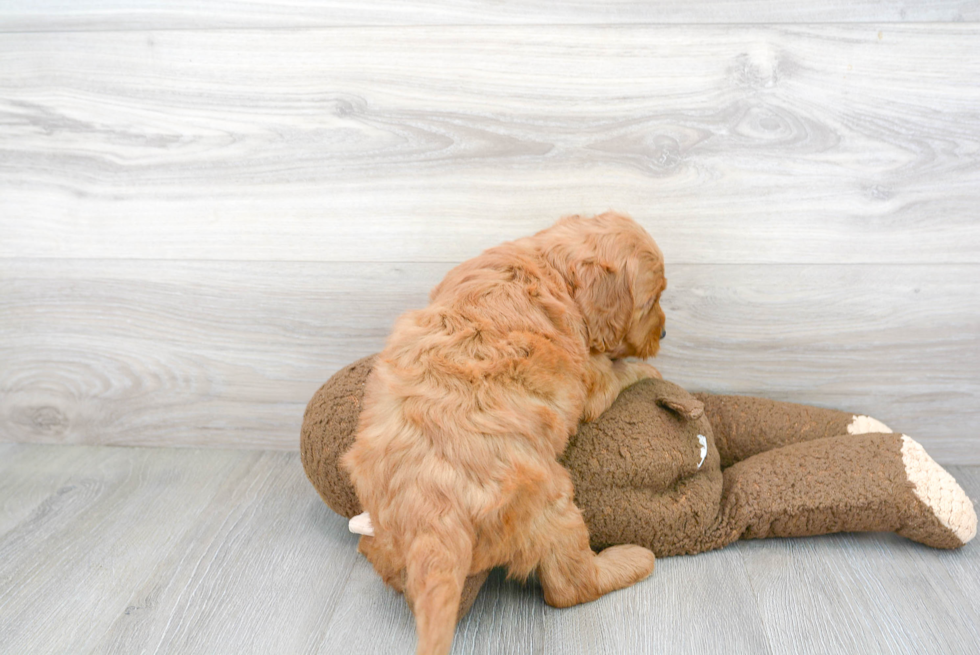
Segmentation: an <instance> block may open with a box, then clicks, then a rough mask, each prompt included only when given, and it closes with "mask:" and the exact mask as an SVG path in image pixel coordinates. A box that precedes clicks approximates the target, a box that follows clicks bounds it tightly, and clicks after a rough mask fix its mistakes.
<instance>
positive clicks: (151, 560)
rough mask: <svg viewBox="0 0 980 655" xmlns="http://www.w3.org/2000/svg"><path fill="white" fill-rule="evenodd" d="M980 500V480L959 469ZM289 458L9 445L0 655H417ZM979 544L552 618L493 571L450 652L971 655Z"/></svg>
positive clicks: (683, 584) (760, 549)
mask: <svg viewBox="0 0 980 655" xmlns="http://www.w3.org/2000/svg"><path fill="white" fill-rule="evenodd" d="M950 470H951V472H953V474H954V475H955V476H956V477H957V479H958V480H959V481H960V483H961V484H962V485H963V487H964V488H965V489H966V491H967V493H968V494H970V495H971V497H973V498H974V499H976V498H977V497H978V496H980V467H975V466H974V467H950ZM355 544H356V540H355V538H354V536H353V535H351V534H349V533H348V532H347V529H346V522H345V521H344V520H343V519H341V518H340V517H338V516H337V515H335V514H333V513H332V512H331V511H330V510H329V509H328V508H327V507H326V506H325V505H324V504H323V503H322V502H321V501H320V499H319V497H318V496H317V495H316V493H315V492H314V490H313V488H312V487H311V486H310V485H309V483H308V482H307V480H306V478H305V476H304V474H303V470H302V466H301V464H300V461H299V456H298V454H297V453H294V452H282V451H236V450H215V449H201V450H197V449H155V448H117V447H106V446H52V445H40V444H33V445H27V444H23V445H17V444H0V652H2V653H4V654H7V653H10V654H17V655H20V654H22V653H32V654H42V653H125V654H129V653H209V654H211V653H262V654H266V653H412V652H414V650H413V649H414V624H413V621H412V617H411V614H410V613H409V611H408V609H407V607H406V605H405V603H404V601H403V600H402V598H401V597H399V596H398V595H396V594H395V593H394V592H392V591H390V590H389V589H387V588H385V587H384V586H383V585H382V583H381V581H380V579H379V578H378V577H377V576H376V575H375V573H374V572H373V570H372V569H371V567H370V565H368V563H367V562H366V561H365V560H364V559H363V558H362V557H361V556H359V555H358V554H357V552H356V550H355ZM977 644H980V546H978V543H977V542H973V543H971V544H969V545H967V546H966V547H965V548H963V549H961V550H959V551H955V552H944V551H937V550H931V549H929V548H925V547H923V546H920V545H918V544H915V543H912V542H909V541H906V540H904V539H901V538H899V537H896V536H894V535H854V534H846V535H834V536H827V537H817V538H808V539H794V540H789V539H785V540H779V539H773V540H765V541H754V542H740V543H738V544H735V545H734V546H732V547H729V548H726V549H724V550H721V551H717V552H714V553H707V554H703V555H698V556H694V557H675V558H669V559H663V560H660V561H659V562H658V565H657V569H656V571H655V572H654V575H653V576H652V577H651V578H650V579H648V580H647V581H644V582H642V583H640V584H639V585H636V586H634V587H632V588H630V589H627V590H624V591H621V592H618V593H614V594H611V595H609V596H607V597H605V598H602V599H600V600H599V601H597V602H594V603H591V604H588V605H584V606H579V607H575V608H571V609H564V610H556V609H553V608H550V607H548V606H547V605H545V603H544V601H543V599H542V596H541V592H540V590H539V589H538V588H537V587H535V586H534V585H533V584H531V585H527V586H521V585H519V584H516V583H513V582H509V581H507V580H505V579H504V578H503V577H502V576H499V575H495V576H493V577H491V579H490V581H489V583H488V585H487V587H486V588H485V589H484V590H483V592H482V593H481V595H480V597H479V598H478V600H477V602H476V604H475V605H474V607H473V610H472V612H471V613H470V615H469V616H468V617H467V618H466V619H465V620H464V621H463V622H462V623H461V624H460V626H459V628H458V630H457V633H456V641H455V644H454V650H453V652H454V653H522V654H523V653H556V654H558V653H561V654H562V655H566V654H569V653H583V654H584V653H667V652H669V653H725V654H726V655H727V654H731V653H751V654H753V655H756V654H759V653H773V654H783V653H861V654H866V653H910V654H916V655H921V654H923V653H976V652H977Z"/></svg>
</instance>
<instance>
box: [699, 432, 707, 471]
mask: <svg viewBox="0 0 980 655" xmlns="http://www.w3.org/2000/svg"><path fill="white" fill-rule="evenodd" d="M698 443H699V444H701V461H700V462H698V468H701V465H702V464H704V458H705V457H707V456H708V439H707V437H705V436H704V435H703V434H699V435H698Z"/></svg>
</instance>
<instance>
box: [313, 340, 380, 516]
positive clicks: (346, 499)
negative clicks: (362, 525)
mask: <svg viewBox="0 0 980 655" xmlns="http://www.w3.org/2000/svg"><path fill="white" fill-rule="evenodd" d="M375 359H377V355H370V356H368V357H364V358H362V359H359V360H357V361H356V362H354V363H353V364H350V365H348V366H345V367H344V368H342V369H340V370H339V371H337V373H336V374H334V376H333V377H332V378H330V379H329V380H327V381H326V382H325V383H324V384H323V386H321V387H320V388H319V389H318V390H317V392H316V393H315V394H313V398H312V399H310V402H309V403H308V404H307V405H306V413H305V414H304V415H303V428H302V430H301V432H300V439H299V450H300V459H302V460H303V469H304V470H305V471H306V477H308V478H309V479H310V482H312V483H313V486H314V488H316V490H317V491H318V492H320V498H322V499H323V502H325V503H326V504H327V505H328V506H329V507H330V509H332V510H333V511H335V512H337V513H338V514H340V515H341V516H343V517H344V518H348V519H349V518H351V517H354V516H357V515H358V514H360V513H361V511H362V510H361V502H360V501H359V500H358V499H357V494H356V493H354V485H353V484H352V483H351V481H350V476H348V475H347V473H345V472H344V471H342V470H341V468H340V457H341V456H342V455H343V454H344V453H346V452H347V449H348V448H350V447H351V444H353V443H354V435H355V434H356V433H357V418H358V417H359V416H360V415H361V400H362V399H363V398H364V383H365V382H367V378H368V375H369V374H370V373H371V369H372V368H373V367H374V360H375Z"/></svg>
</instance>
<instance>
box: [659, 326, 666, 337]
mask: <svg viewBox="0 0 980 655" xmlns="http://www.w3.org/2000/svg"><path fill="white" fill-rule="evenodd" d="M666 336H667V328H664V329H663V330H661V331H660V338H661V339H663V338H665V337H666Z"/></svg>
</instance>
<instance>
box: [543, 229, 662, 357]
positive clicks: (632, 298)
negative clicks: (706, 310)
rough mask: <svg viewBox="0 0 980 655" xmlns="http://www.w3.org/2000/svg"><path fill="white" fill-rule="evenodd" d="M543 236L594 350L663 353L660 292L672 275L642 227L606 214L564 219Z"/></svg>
mask: <svg viewBox="0 0 980 655" xmlns="http://www.w3.org/2000/svg"><path fill="white" fill-rule="evenodd" d="M537 237H538V238H542V237H543V243H542V246H543V248H544V249H545V252H546V253H547V255H548V257H549V259H550V260H551V262H552V264H553V265H554V266H555V267H556V268H557V269H558V270H559V271H560V272H561V273H562V274H563V275H564V276H565V278H566V280H567V281H568V283H569V287H570V288H571V290H572V295H573V297H574V298H575V301H576V303H577V304H578V306H579V308H580V309H581V311H582V316H583V319H584V322H585V329H586V334H587V338H588V340H589V347H590V348H591V349H592V351H593V352H605V353H609V355H610V356H611V357H613V358H619V357H641V358H644V359H645V358H647V357H653V356H654V355H656V354H657V351H658V350H659V349H660V339H661V338H662V337H663V336H664V335H665V333H666V332H665V329H664V324H665V317H664V313H663V310H662V309H661V308H660V295H661V294H662V293H663V291H664V289H665V288H666V287H667V279H666V278H665V277H664V258H663V254H662V253H661V252H660V248H658V247H657V244H656V243H655V242H654V240H653V239H652V238H651V237H650V235H649V234H647V232H646V231H645V230H644V229H643V228H642V227H640V226H639V225H638V224H637V223H636V222H635V221H634V220H633V219H631V218H629V217H628V216H623V215H622V214H617V213H615V212H606V213H605V214H600V215H599V216H596V217H594V218H582V217H579V216H570V217H567V218H564V219H562V220H561V221H559V222H558V223H557V224H555V225H554V226H553V227H551V228H549V229H547V230H545V231H543V232H540V233H539V234H538V235H537Z"/></svg>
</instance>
